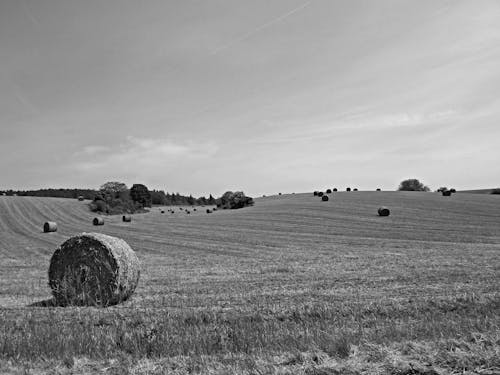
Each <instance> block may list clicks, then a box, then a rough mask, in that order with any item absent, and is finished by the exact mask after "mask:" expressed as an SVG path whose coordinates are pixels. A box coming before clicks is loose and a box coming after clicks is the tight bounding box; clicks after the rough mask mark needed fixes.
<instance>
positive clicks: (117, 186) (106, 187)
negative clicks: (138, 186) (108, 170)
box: [99, 181, 128, 195]
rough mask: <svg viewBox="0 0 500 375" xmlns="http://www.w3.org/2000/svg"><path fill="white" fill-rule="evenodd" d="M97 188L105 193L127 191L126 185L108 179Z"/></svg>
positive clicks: (115, 193)
mask: <svg viewBox="0 0 500 375" xmlns="http://www.w3.org/2000/svg"><path fill="white" fill-rule="evenodd" d="M99 190H100V191H102V192H105V193H113V194H114V195H117V194H118V193H121V192H122V191H127V190H128V187H127V185H125V184H124V183H123V182H118V181H109V182H106V183H105V184H102V185H101V187H100V188H99Z"/></svg>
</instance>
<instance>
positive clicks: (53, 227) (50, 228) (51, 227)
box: [43, 221, 57, 233]
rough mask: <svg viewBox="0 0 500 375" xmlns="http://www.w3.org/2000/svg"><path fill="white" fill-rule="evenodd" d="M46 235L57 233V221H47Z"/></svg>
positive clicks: (44, 228) (44, 225)
mask: <svg viewBox="0 0 500 375" xmlns="http://www.w3.org/2000/svg"><path fill="white" fill-rule="evenodd" d="M43 231H44V233H49V232H57V223H56V222H55V221H46V222H45V223H44V224H43Z"/></svg>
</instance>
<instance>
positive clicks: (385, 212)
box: [378, 207, 391, 216]
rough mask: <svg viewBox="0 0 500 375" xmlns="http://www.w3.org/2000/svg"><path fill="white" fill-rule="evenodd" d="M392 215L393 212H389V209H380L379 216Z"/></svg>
mask: <svg viewBox="0 0 500 375" xmlns="http://www.w3.org/2000/svg"><path fill="white" fill-rule="evenodd" d="M390 213H391V211H389V209H388V208H387V207H380V208H379V209H378V214H379V216H389V214H390Z"/></svg>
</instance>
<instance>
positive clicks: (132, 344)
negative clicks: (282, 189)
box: [0, 192, 500, 374]
mask: <svg viewBox="0 0 500 375" xmlns="http://www.w3.org/2000/svg"><path fill="white" fill-rule="evenodd" d="M496 199H497V198H496V197H494V196H491V195H472V194H470V195H469V194H457V195H456V196H454V197H453V199H451V200H443V199H442V197H441V196H440V195H438V194H432V193H429V194H427V193H410V192H408V193H406V192H398V193H395V192H393V193H390V192H371V193H370V192H359V193H358V194H356V195H355V196H352V195H351V194H349V193H342V192H340V193H337V195H336V196H335V200H334V201H333V203H332V205H324V204H322V202H321V201H319V200H317V198H315V197H313V196H312V194H295V195H293V196H292V195H283V196H281V197H279V198H278V197H267V198H265V199H262V200H257V201H256V205H255V206H254V207H251V208H246V209H244V210H234V211H233V210H223V211H221V212H218V213H217V214H216V215H206V214H205V213H203V212H193V213H192V214H191V215H175V216H171V215H169V216H164V215H161V214H160V213H159V212H156V210H155V211H154V212H153V211H152V212H151V213H149V214H144V215H136V216H134V222H133V224H132V225H130V224H129V223H122V222H121V216H120V217H116V218H115V217H109V218H107V222H106V226H104V227H101V228H100V229H102V232H104V233H106V234H110V235H113V236H118V237H122V238H124V239H125V240H126V241H127V242H128V243H129V244H130V245H131V247H132V248H133V249H134V250H136V252H137V253H138V256H139V257H140V259H141V261H142V263H143V271H142V272H141V283H140V284H139V287H138V289H137V290H136V293H135V295H134V297H133V298H132V300H130V301H127V302H126V303H124V304H123V305H120V306H116V307H112V308H107V309H98V308H91V307H85V308H66V309H63V308H42V307H36V308H35V307H28V305H29V304H30V303H33V302H36V301H39V300H43V299H46V298H49V297H50V289H49V288H48V287H47V273H46V272H47V267H48V263H49V259H50V255H51V254H52V252H53V250H54V249H55V248H56V247H57V246H58V245H60V244H61V243H62V242H63V241H64V240H65V239H67V238H68V237H69V236H72V235H74V234H76V233H80V232H83V231H91V230H92V229H94V228H93V227H92V223H91V220H90V219H91V218H92V216H91V213H90V212H86V211H84V208H82V207H81V204H79V203H78V202H77V201H75V202H72V201H71V200H59V199H37V198H23V197H17V198H12V197H0V212H3V213H4V214H3V215H2V216H0V228H1V229H2V237H1V238H0V253H1V255H2V257H3V259H4V260H3V261H2V265H1V266H0V290H2V295H1V296H0V305H1V306H3V308H2V309H1V310H0V353H2V355H1V358H2V360H0V373H22V371H25V370H26V371H31V372H32V373H37V372H38V373H43V372H50V371H55V373H68V374H69V373H76V374H79V373H93V372H94V373H95V372H97V371H104V370H106V371H107V373H117V374H118V373H126V371H128V372H129V373H136V374H146V373H147V374H155V373H157V374H161V373H173V374H188V373H200V374H202V373H210V374H252V373H253V374H258V373H261V374H268V373H269V374H273V373H275V374H349V373H350V374H361V373H363V374H424V373H427V374H431V373H432V371H434V372H437V373H439V374H446V373H470V374H472V373H483V374H486V373H487V371H492V370H491V369H494V368H500V363H499V358H500V329H499V326H500V317H499V314H498V311H500V293H499V292H500V290H499V284H500V250H499V247H500V227H499V226H498V222H500V212H499V211H498V209H497V208H496V207H497V206H496V205H495V202H497V200H496ZM382 205H384V206H389V207H391V211H392V212H391V216H389V217H386V218H383V219H382V218H380V217H379V216H378V215H377V208H378V207H380V206H382ZM45 215H50V217H51V218H53V219H54V220H57V221H58V222H60V223H64V225H63V224H61V227H60V228H59V231H58V232H55V233H52V234H51V235H50V236H47V235H44V234H43V233H41V232H40V229H39V223H40V222H43V221H44V220H47V219H48V217H46V216H45ZM4 234H5V235H4ZM481 371H482V372H481Z"/></svg>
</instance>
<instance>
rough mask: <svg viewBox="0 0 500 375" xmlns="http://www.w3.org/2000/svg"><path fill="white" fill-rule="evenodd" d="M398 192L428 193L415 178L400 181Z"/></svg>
mask: <svg viewBox="0 0 500 375" xmlns="http://www.w3.org/2000/svg"><path fill="white" fill-rule="evenodd" d="M398 190H399V191H429V190H430V189H429V188H428V187H427V186H425V185H424V184H423V183H421V182H420V181H419V180H417V179H416V178H410V179H408V180H404V181H401V183H400V184H399V188H398Z"/></svg>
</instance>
